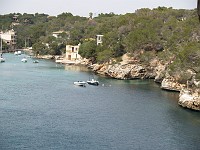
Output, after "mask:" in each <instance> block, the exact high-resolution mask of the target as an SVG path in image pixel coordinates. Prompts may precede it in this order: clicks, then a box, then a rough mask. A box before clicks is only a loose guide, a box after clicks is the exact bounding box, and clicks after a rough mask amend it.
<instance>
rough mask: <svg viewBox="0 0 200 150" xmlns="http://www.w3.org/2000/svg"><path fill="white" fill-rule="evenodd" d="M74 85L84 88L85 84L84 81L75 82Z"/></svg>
mask: <svg viewBox="0 0 200 150" xmlns="http://www.w3.org/2000/svg"><path fill="white" fill-rule="evenodd" d="M74 85H78V86H84V87H85V85H86V82H85V81H76V82H74Z"/></svg>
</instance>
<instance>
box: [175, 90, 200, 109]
mask: <svg viewBox="0 0 200 150" xmlns="http://www.w3.org/2000/svg"><path fill="white" fill-rule="evenodd" d="M178 104H179V105H180V106H182V107H185V108H189V109H193V110H198V111H200V92H199V91H198V90H195V91H193V90H191V89H182V90H181V91H180V94H179V101H178Z"/></svg>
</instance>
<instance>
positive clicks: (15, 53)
mask: <svg viewBox="0 0 200 150" xmlns="http://www.w3.org/2000/svg"><path fill="white" fill-rule="evenodd" d="M21 54H22V51H15V52H14V55H21Z"/></svg>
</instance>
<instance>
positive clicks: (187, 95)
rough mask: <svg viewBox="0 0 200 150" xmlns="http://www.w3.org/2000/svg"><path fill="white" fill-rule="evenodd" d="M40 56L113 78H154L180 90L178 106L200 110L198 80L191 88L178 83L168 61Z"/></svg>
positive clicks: (125, 57)
mask: <svg viewBox="0 0 200 150" xmlns="http://www.w3.org/2000/svg"><path fill="white" fill-rule="evenodd" d="M40 58H42V59H55V62H57V63H62V64H75V65H84V66H87V67H88V68H90V69H91V70H92V71H93V72H95V73H97V74H100V75H103V76H108V77H111V78H115V79H121V80H129V79H154V81H155V82H157V83H159V84H160V87H161V89H163V90H169V91H176V92H180V93H179V100H178V104H179V105H180V106H182V107H184V108H189V109H192V110H198V111H200V81H196V82H194V83H193V85H194V86H193V87H192V88H189V87H188V85H186V84H181V83H179V82H178V81H177V80H176V79H175V78H174V77H172V76H170V75H169V74H168V73H167V67H168V65H169V63H170V62H165V63H164V62H163V61H161V60H158V59H156V58H155V59H153V60H151V61H150V62H149V63H148V64H145V63H140V62H139V61H137V60H132V58H130V57H128V55H127V54H125V55H124V56H123V57H122V61H121V62H119V63H116V62H114V61H113V60H111V61H110V62H107V63H103V64H93V63H92V62H91V61H89V60H87V59H84V60H82V61H78V62H77V61H76V62H74V63H72V62H68V61H66V60H65V59H60V58H59V57H57V56H54V57H53V56H50V55H48V56H40Z"/></svg>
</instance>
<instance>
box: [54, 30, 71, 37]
mask: <svg viewBox="0 0 200 150" xmlns="http://www.w3.org/2000/svg"><path fill="white" fill-rule="evenodd" d="M62 33H66V34H67V36H68V39H69V32H65V31H56V32H53V33H52V36H54V37H55V38H59V37H60V35H61V34H62Z"/></svg>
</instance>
